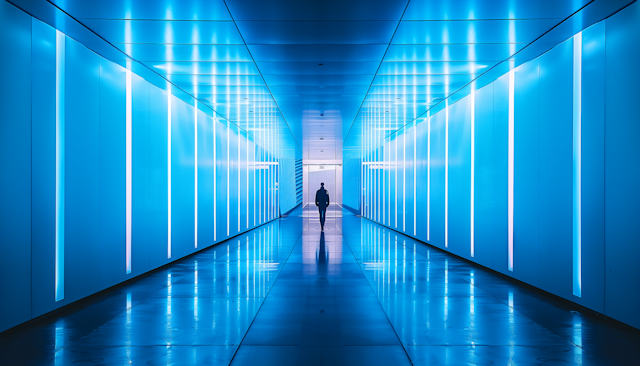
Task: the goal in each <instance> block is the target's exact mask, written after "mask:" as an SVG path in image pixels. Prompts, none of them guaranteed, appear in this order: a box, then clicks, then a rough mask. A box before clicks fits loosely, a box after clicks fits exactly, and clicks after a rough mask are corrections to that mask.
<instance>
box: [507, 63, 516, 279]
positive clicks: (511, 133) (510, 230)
mask: <svg viewBox="0 0 640 366" xmlns="http://www.w3.org/2000/svg"><path fill="white" fill-rule="evenodd" d="M514 77H515V75H514V71H513V70H511V71H509V168H508V170H509V174H508V201H509V202H508V243H509V244H508V245H509V246H508V251H509V252H508V269H509V271H512V272H513V183H514V144H515V141H514V137H515V135H514V117H515V111H514V107H515V100H514V87H515V81H514Z"/></svg>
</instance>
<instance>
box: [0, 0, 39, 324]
mask: <svg viewBox="0 0 640 366" xmlns="http://www.w3.org/2000/svg"><path fill="white" fill-rule="evenodd" d="M30 40H31V18H30V17H29V16H27V15H26V14H24V13H22V12H20V11H19V10H17V9H16V8H14V7H13V6H11V5H9V4H7V3H6V2H2V3H1V4H0V48H1V49H3V50H10V54H11V55H10V57H9V55H6V56H5V57H1V58H0V76H2V78H1V79H2V82H3V83H4V86H5V87H4V88H2V92H1V93H2V94H1V95H2V97H1V98H0V110H2V122H1V123H0V171H2V174H3V178H2V179H0V201H1V202H2V205H1V206H0V232H1V233H2V244H3V245H2V255H0V268H2V269H1V271H2V272H1V273H2V275H3V281H2V282H1V284H0V293H2V296H3V298H4V299H5V301H0V314H11V316H2V317H1V318H0V330H2V329H6V328H8V327H11V326H14V325H16V324H19V323H21V322H24V321H26V320H28V319H29V318H30V316H31V245H30V242H31V189H30V187H31V164H30V163H31V108H32V107H31V103H30V101H31V41H30ZM9 177H10V179H9ZM6 299H11V301H7V300H6Z"/></svg>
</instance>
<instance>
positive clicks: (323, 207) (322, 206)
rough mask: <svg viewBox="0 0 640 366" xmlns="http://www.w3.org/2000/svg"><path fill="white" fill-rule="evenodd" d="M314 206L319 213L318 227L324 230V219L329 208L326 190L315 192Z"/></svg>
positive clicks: (321, 189)
mask: <svg viewBox="0 0 640 366" xmlns="http://www.w3.org/2000/svg"><path fill="white" fill-rule="evenodd" d="M316 206H318V211H319V212H320V226H322V228H323V229H324V219H325V217H326V216H327V207H329V193H327V190H326V189H324V188H320V189H318V191H317V192H316Z"/></svg>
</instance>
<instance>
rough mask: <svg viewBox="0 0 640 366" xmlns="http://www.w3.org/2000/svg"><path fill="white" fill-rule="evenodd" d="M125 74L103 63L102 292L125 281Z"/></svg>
mask: <svg viewBox="0 0 640 366" xmlns="http://www.w3.org/2000/svg"><path fill="white" fill-rule="evenodd" d="M126 113H127V105H126V72H125V69H123V68H122V67H121V66H119V65H116V64H114V63H112V62H110V61H107V60H104V59H101V60H100V105H99V123H100V130H99V137H100V138H99V152H98V154H99V162H98V165H99V177H100V182H99V191H98V196H99V205H100V211H99V214H98V218H99V220H100V222H99V232H98V236H99V252H100V284H99V285H100V289H105V288H107V287H110V286H113V285H115V284H116V283H119V282H122V281H124V280H125V279H126V230H127V227H126V222H127V221H126V220H127V216H126V202H127V201H126V200H127V197H126V193H127V186H126V183H127V176H126V162H127V155H126V151H127V146H126V127H127V126H126V120H127V119H126V118H127V115H126Z"/></svg>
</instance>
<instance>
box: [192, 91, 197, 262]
mask: <svg viewBox="0 0 640 366" xmlns="http://www.w3.org/2000/svg"><path fill="white" fill-rule="evenodd" d="M193 114H194V116H193V137H194V141H195V143H194V148H193V150H194V151H193V153H194V160H193V177H194V181H193V196H194V197H193V205H194V209H193V215H194V220H193V225H194V227H193V234H194V239H193V247H194V248H196V249H197V248H198V101H197V100H196V99H194V100H193Z"/></svg>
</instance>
